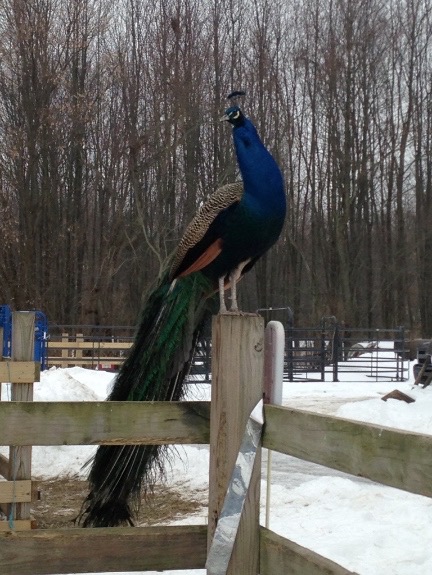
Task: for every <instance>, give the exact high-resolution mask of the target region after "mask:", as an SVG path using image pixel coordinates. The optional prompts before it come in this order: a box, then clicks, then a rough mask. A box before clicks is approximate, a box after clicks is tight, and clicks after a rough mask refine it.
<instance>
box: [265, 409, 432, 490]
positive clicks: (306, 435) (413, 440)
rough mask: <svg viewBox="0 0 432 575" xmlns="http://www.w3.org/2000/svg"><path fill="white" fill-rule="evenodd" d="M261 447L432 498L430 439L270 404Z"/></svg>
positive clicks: (406, 432) (427, 436)
mask: <svg viewBox="0 0 432 575" xmlns="http://www.w3.org/2000/svg"><path fill="white" fill-rule="evenodd" d="M264 413H265V422H266V423H265V430H264V436H263V446H264V447H267V448H268V449H272V450H275V451H279V452H281V453H286V454H288V455H293V456H294V457H298V458H299V459H305V460H306V461H312V462H314V463H319V464H321V465H325V466H327V467H332V468H333V469H338V470H340V471H344V472H346V473H351V474H352V475H357V476H360V477H368V478H369V479H372V480H373V481H377V482H379V483H383V484H384V485H389V486H391V487H397V488H399V489H404V490H405V491H410V492H411V493H418V494H420V495H427V496H429V497H431V496H432V436H431V435H420V434H419V433H414V432H409V431H401V430H397V429H391V428H388V427H381V426H378V425H372V424H369V423H360V422H355V421H350V420H348V419H343V418H339V417H333V416H327V415H320V414H316V413H312V412H309V411H304V410H300V409H291V408H284V407H276V406H273V405H266V406H265V407H264Z"/></svg>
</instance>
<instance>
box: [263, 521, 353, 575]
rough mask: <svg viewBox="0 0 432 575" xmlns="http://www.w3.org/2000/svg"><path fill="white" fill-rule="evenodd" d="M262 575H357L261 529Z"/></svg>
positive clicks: (271, 532) (309, 550)
mask: <svg viewBox="0 0 432 575" xmlns="http://www.w3.org/2000/svg"><path fill="white" fill-rule="evenodd" d="M260 573H261V575H282V574H283V575H356V574H355V573H354V572H353V571H349V570H348V569H345V567H342V566H341V565H338V564H337V563H334V562H333V561H331V560H330V559H327V558H326V557H323V556H322V555H318V553H315V552H314V551H312V550H311V549H306V548H305V547H302V546H301V545H298V544H297V543H294V542H293V541H290V540H289V539H285V538H284V537H281V536H280V535H277V534H276V533H274V532H273V531H269V530H268V529H266V528H265V527H261V529H260Z"/></svg>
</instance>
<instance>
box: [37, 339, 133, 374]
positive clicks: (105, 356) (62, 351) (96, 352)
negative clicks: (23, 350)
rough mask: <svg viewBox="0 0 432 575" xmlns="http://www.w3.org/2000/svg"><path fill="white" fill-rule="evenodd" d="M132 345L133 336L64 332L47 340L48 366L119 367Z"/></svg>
mask: <svg viewBox="0 0 432 575" xmlns="http://www.w3.org/2000/svg"><path fill="white" fill-rule="evenodd" d="M131 346H132V340H131V338H126V337H125V338H113V339H112V340H110V339H109V338H105V339H101V338H100V337H89V336H84V334H82V333H77V334H76V335H73V334H69V333H67V332H64V333H62V334H61V336H60V337H53V338H51V339H49V340H48V342H47V349H48V361H47V363H48V366H49V367H52V366H57V367H73V366H75V365H78V366H81V367H93V368H94V367H99V368H102V369H109V368H113V369H115V368H117V367H118V366H119V365H121V364H122V363H123V362H124V360H125V357H126V355H127V353H128V351H129V349H130V348H131Z"/></svg>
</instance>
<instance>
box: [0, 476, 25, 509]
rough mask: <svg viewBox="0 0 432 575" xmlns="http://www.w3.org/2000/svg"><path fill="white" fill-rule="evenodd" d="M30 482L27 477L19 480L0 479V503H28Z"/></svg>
mask: <svg viewBox="0 0 432 575" xmlns="http://www.w3.org/2000/svg"><path fill="white" fill-rule="evenodd" d="M31 490H32V482H31V481H30V480H28V479H22V480H21V481H0V503H12V502H13V501H15V502H16V503H28V502H29V501H31Z"/></svg>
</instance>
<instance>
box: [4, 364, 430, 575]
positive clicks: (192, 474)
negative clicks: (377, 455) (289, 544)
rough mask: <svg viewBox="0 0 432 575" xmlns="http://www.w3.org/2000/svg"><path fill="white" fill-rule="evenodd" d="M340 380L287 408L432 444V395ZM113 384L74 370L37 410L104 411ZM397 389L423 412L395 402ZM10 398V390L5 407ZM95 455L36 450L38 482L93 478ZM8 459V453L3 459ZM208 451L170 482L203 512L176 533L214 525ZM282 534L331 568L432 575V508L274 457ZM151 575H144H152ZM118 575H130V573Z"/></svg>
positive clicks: (407, 386)
mask: <svg viewBox="0 0 432 575" xmlns="http://www.w3.org/2000/svg"><path fill="white" fill-rule="evenodd" d="M407 374H409V377H410V379H409V380H408V381H405V382H398V381H392V380H391V379H390V378H389V379H384V378H376V379H374V378H371V377H370V374H369V375H367V374H362V373H357V374H352V373H341V374H340V379H341V380H342V381H340V382H333V381H331V379H332V377H331V375H332V374H331V372H330V371H329V373H328V374H326V379H327V381H325V382H320V381H313V380H312V379H308V380H305V381H296V382H285V383H284V390H283V404H284V405H286V406H292V407H297V408H301V409H307V410H312V411H316V412H319V413H327V414H333V415H335V416H339V417H344V418H349V419H355V420H359V421H366V422H371V423H375V424H378V425H382V426H387V427H394V428H398V429H404V430H409V431H415V432H419V433H424V434H429V435H430V434H432V385H431V386H430V387H428V388H426V389H422V388H421V387H418V386H415V387H414V386H413V377H412V368H411V366H410V368H409V371H408V372H407ZM112 380H113V374H112V373H107V372H104V371H92V370H88V369H84V368H79V367H74V368H69V369H56V368H52V369H50V370H48V371H46V372H43V373H42V375H41V382H40V383H38V384H36V385H35V398H34V399H35V401H38V400H39V401H62V400H64V401H81V400H82V401H97V400H103V399H105V398H106V395H107V393H108V391H109V389H110V387H111V384H112ZM394 389H398V390H400V391H402V392H404V393H406V394H407V395H409V396H411V397H413V398H414V399H415V400H416V401H415V403H411V404H407V403H405V402H402V401H398V400H394V399H389V400H387V401H381V397H382V396H383V395H385V394H387V393H388V392H390V391H392V390H394ZM209 395H210V387H209V386H208V385H203V384H198V385H191V386H189V394H188V399H193V400H203V399H209ZM9 398H10V389H9V386H8V385H7V384H4V385H3V386H2V399H3V400H8V399H9ZM94 449H95V448H94V447H87V446H57V447H35V448H34V451H33V464H32V469H33V470H34V475H35V476H39V477H40V476H45V477H46V473H47V470H49V471H50V477H54V476H58V475H85V471H83V470H82V465H83V464H84V463H85V462H86V461H87V460H88V458H89V457H90V456H91V454H92V453H93V451H94ZM3 452H5V451H4V450H3ZM208 466H209V455H208V448H207V446H179V447H177V449H176V456H175V457H174V458H173V460H172V464H171V467H170V469H169V473H168V482H169V484H170V485H172V486H175V487H181V488H182V489H184V490H191V491H193V492H194V496H195V497H196V496H198V497H202V500H203V507H202V511H201V512H199V513H198V514H197V515H195V516H192V517H188V518H186V519H180V520H178V521H176V522H174V523H175V524H193V523H198V524H202V523H204V522H205V521H206V507H205V498H206V491H207V488H208ZM266 480H267V452H266V450H264V453H263V479H262V489H261V493H262V504H261V507H262V523H264V521H265V507H266V501H265V494H266ZM269 527H270V528H271V529H272V530H274V531H276V532H277V533H279V534H281V535H283V536H284V537H287V538H289V539H291V540H293V541H295V542H296V543H299V544H300V545H303V546H305V547H309V548H311V549H313V550H314V551H316V552H318V553H320V554H322V555H324V556H326V557H328V558H330V559H332V560H333V561H335V562H336V563H339V564H340V565H343V566H344V567H345V568H347V569H350V570H352V571H355V572H356V573H358V574H359V575H412V574H413V573H416V575H429V574H430V573H432V553H430V551H429V546H430V534H431V532H432V531H431V528H432V499H429V498H427V497H422V496H419V495H413V494H410V493H407V492H404V491H400V490H398V489H393V488H390V487H385V486H382V485H379V484H376V483H372V482H371V481H368V480H366V479H362V478H357V477H353V476H349V475H346V474H344V473H340V472H337V471H335V470H332V469H327V468H324V467H322V466H319V465H314V464H312V463H309V462H305V461H301V460H298V459H295V458H292V457H288V456H285V455H282V454H278V453H272V457H271V497H270V525H269ZM143 573H144V572H143ZM145 573H147V574H148V575H156V572H145ZM165 573H166V574H167V575H176V574H180V575H181V574H183V575H202V574H205V570H188V571H165ZM118 575H126V574H125V573H121V574H118Z"/></svg>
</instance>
